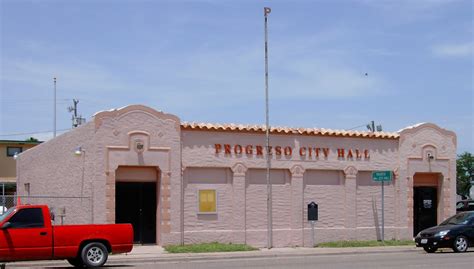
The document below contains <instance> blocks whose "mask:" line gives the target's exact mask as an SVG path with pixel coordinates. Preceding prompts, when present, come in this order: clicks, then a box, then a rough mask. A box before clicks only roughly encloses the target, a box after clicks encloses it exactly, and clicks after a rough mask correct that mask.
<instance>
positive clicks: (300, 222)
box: [290, 165, 305, 247]
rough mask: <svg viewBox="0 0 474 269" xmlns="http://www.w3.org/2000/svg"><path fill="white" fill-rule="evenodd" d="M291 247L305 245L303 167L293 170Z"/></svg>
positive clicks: (299, 166)
mask: <svg viewBox="0 0 474 269" xmlns="http://www.w3.org/2000/svg"><path fill="white" fill-rule="evenodd" d="M290 172H291V221H290V229H291V245H292V246H295V247H296V246H299V247H301V246H303V245H304V239H303V238H304V219H305V218H304V172H305V169H304V168H303V167H302V166H301V165H294V166H293V167H292V168H291V169H290Z"/></svg>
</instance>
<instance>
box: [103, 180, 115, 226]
mask: <svg viewBox="0 0 474 269" xmlns="http://www.w3.org/2000/svg"><path fill="white" fill-rule="evenodd" d="M105 222H106V223H109V224H113V223H115V171H113V172H108V173H106V180H105Z"/></svg>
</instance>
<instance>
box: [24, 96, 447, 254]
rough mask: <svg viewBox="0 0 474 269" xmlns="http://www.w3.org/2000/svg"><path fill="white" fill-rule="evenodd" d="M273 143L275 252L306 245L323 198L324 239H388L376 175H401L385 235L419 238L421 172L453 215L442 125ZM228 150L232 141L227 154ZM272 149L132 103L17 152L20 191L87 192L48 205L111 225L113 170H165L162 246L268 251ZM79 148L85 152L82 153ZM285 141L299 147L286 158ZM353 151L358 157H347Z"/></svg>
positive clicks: (320, 237)
mask: <svg viewBox="0 0 474 269" xmlns="http://www.w3.org/2000/svg"><path fill="white" fill-rule="evenodd" d="M270 143H271V145H272V147H273V151H272V155H271V167H272V169H271V182H272V224H273V227H272V237H273V246H274V247H283V246H310V244H311V225H310V223H309V222H308V221H307V217H306V214H307V209H306V208H307V204H308V203H310V202H311V201H315V202H316V203H318V205H319V220H318V221H317V222H316V224H315V231H316V232H315V234H316V243H318V242H325V241H335V240H355V239H357V240H364V239H380V237H381V231H380V224H381V215H382V214H381V213H382V212H381V187H380V183H376V182H373V181H372V177H371V172H372V171H377V170H382V171H385V170H389V171H393V172H394V176H395V178H394V180H393V181H391V182H390V183H387V184H386V185H385V187H384V193H385V196H384V200H385V203H384V204H385V211H384V212H385V218H384V220H385V236H384V237H385V238H386V239H391V238H394V239H409V238H411V237H412V236H413V187H414V186H416V181H414V177H416V175H417V173H433V174H436V175H438V176H439V182H440V183H439V184H438V186H437V187H438V190H439V197H438V205H437V207H438V220H439V221H441V220H442V219H444V218H445V217H447V216H449V215H451V214H454V213H455V190H456V181H455V175H456V166H455V160H456V135H455V134H454V133H453V132H451V131H447V130H444V129H442V128H440V127H438V126H436V125H434V124H429V123H426V124H421V125H417V126H413V127H409V128H406V129H403V130H401V131H399V132H398V134H397V136H396V137H395V138H393V137H391V138H367V137H364V138H361V137H344V136H335V135H301V134H294V133H290V134H272V135H271V142H270ZM216 145H220V146H216ZM225 145H229V146H230V147H232V150H231V151H230V153H229V152H227V153H226V151H225V149H224V147H225ZM235 145H240V146H242V147H243V148H244V149H245V147H246V146H248V145H252V149H253V151H252V153H251V154H245V152H244V153H239V152H238V151H237V153H236V151H234V147H235ZM264 145H265V135H264V133H263V132H255V131H248V132H245V131H225V130H222V131H216V130H192V129H186V128H183V126H182V125H181V122H180V119H179V118H178V117H176V116H174V115H170V114H165V113H162V112H159V111H156V110H154V109H151V108H149V107H145V106H141V105H132V106H128V107H125V108H121V109H118V110H111V111H104V112H99V113H97V114H96V115H95V116H94V120H93V121H91V122H89V123H87V124H85V125H83V126H80V127H79V128H76V129H74V130H72V131H70V132H68V133H65V134H63V135H60V136H58V137H56V138H54V139H52V140H50V141H48V142H45V143H43V144H41V145H39V146H37V147H35V148H33V149H31V150H28V151H26V152H24V153H22V154H20V156H19V158H18V162H17V175H18V181H17V189H18V192H19V195H22V196H57V197H60V196H61V197H64V196H74V197H86V198H83V199H81V200H80V201H81V202H78V200H74V199H69V200H68V199H63V200H64V201H63V200H61V201H62V202H61V204H60V205H58V204H57V201H59V200H60V199H56V200H54V199H53V200H46V199H45V200H44V202H46V203H49V204H50V205H51V206H54V207H55V208H58V207H65V208H66V212H67V214H66V217H65V218H64V221H65V223H86V222H94V223H114V222H115V182H116V181H117V177H116V171H117V169H118V168H119V167H120V169H121V170H120V171H121V172H120V179H119V180H120V181H127V179H126V178H123V177H124V176H125V177H130V178H129V179H128V180H129V181H131V182H134V181H135V182H136V181H137V179H135V178H134V176H133V175H134V171H140V169H136V167H153V168H156V169H157V170H156V171H158V172H157V176H156V177H157V178H156V181H157V184H158V190H157V198H158V199H157V217H156V218H157V222H156V223H157V227H156V230H157V236H156V237H157V238H156V241H157V243H158V244H160V245H169V244H179V243H186V244H187V243H196V242H212V241H219V242H232V243H246V244H249V245H253V246H257V247H264V246H266V244H267V223H268V219H267V185H266V173H265V171H266V170H265V167H266V158H265V154H261V155H260V154H258V153H257V149H256V147H257V146H264ZM276 146H280V147H281V148H282V150H283V153H282V154H277V153H276V151H275V147H276ZM79 147H80V149H81V152H82V154H81V155H76V154H74V151H75V150H76V149H77V148H79ZM219 147H221V148H219ZM288 147H289V148H291V150H292V154H286V155H285V154H284V149H285V148H288ZM300 148H321V151H320V152H319V156H318V157H316V156H315V153H313V154H312V155H311V156H309V154H308V153H307V152H306V154H303V155H304V156H302V154H300V152H299V149H300ZM324 148H325V149H327V150H326V152H325V153H326V154H327V156H326V155H325V154H323V151H322V149H324ZM340 149H344V151H345V152H344V157H342V156H341V152H339V151H338V150H340ZM349 149H350V150H352V151H353V152H354V154H355V150H356V149H357V150H358V151H360V152H361V156H359V157H357V158H356V157H355V156H354V157H353V158H351V157H347V153H348V151H349ZM364 151H367V156H365V155H364V154H365V153H364ZM430 156H432V157H431V158H430ZM127 167H130V169H129V170H127ZM134 169H135V170H134ZM137 173H138V172H137ZM141 176H143V175H139V174H137V178H140V177H141ZM27 185H28V189H27ZM200 189H215V190H216V193H217V212H216V213H212V214H209V213H207V214H202V213H199V210H198V191H199V190H200ZM36 201H40V200H36ZM84 201H86V202H84ZM87 201H89V203H87ZM130 202H133V201H130ZM81 203H85V204H81Z"/></svg>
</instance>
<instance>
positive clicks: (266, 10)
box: [263, 7, 272, 16]
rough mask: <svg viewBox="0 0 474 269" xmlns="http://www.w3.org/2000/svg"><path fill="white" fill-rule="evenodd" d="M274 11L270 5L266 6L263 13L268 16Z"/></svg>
mask: <svg viewBox="0 0 474 269" xmlns="http://www.w3.org/2000/svg"><path fill="white" fill-rule="evenodd" d="M271 12H272V9H271V8H269V7H264V8H263V13H264V14H265V16H267V15H268V14H270V13H271Z"/></svg>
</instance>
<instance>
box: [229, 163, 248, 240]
mask: <svg viewBox="0 0 474 269" xmlns="http://www.w3.org/2000/svg"><path fill="white" fill-rule="evenodd" d="M231 169H232V172H233V179H232V191H233V196H234V197H233V205H232V212H233V224H232V242H233V243H236V244H245V243H246V241H247V239H246V232H245V229H246V222H245V221H246V219H245V215H246V214H245V210H246V204H245V202H246V197H245V189H246V181H245V175H246V173H247V167H246V166H245V165H244V164H243V163H236V164H235V165H234V166H233V167H232V168H231Z"/></svg>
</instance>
